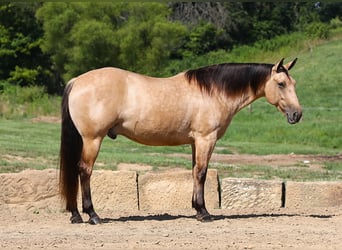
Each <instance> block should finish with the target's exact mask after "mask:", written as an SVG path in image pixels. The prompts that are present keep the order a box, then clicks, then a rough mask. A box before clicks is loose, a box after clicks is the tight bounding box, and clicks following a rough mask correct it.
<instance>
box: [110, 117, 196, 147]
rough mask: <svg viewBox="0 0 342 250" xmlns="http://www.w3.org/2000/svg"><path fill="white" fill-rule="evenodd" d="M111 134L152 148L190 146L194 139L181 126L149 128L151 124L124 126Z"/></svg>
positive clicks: (115, 129) (118, 127)
mask: <svg viewBox="0 0 342 250" xmlns="http://www.w3.org/2000/svg"><path fill="white" fill-rule="evenodd" d="M111 133H113V134H119V135H123V136H125V137H127V138H129V139H131V140H133V141H136V142H139V143H142V144H145V145H152V146H175V145H182V144H190V143H191V142H192V138H191V137H190V132H189V130H188V129H187V128H183V129H182V127H181V126H179V127H177V128H174V129H173V128H172V126H171V125H170V126H167V127H165V126H149V124H145V125H143V124H139V122H135V123H134V124H122V125H120V126H116V127H114V128H113V129H112V131H111Z"/></svg>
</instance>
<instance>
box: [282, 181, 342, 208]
mask: <svg viewBox="0 0 342 250" xmlns="http://www.w3.org/2000/svg"><path fill="white" fill-rule="evenodd" d="M341 205H342V182H326V181H322V182H293V181H288V182H286V199H285V207H288V208H296V207H303V208H309V207H331V206H341Z"/></svg>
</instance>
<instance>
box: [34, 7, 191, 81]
mask: <svg viewBox="0 0 342 250" xmlns="http://www.w3.org/2000/svg"><path fill="white" fill-rule="evenodd" d="M169 14H170V10H169V9H168V7H167V5H165V4H160V3H128V4H127V3H125V4H122V3H92V2H88V3H45V4H44V5H43V6H42V8H40V9H39V10H38V12H37V17H38V19H39V20H40V21H41V22H42V23H43V28H44V43H43V46H42V48H43V51H45V52H46V53H49V54H51V56H52V59H53V61H54V62H55V64H56V65H57V68H58V70H59V71H60V72H61V73H62V74H63V78H64V79H65V80H68V79H70V78H71V77H74V76H75V75H78V74H80V73H83V72H85V71H88V70H91V69H94V68H99V67H103V66H115V67H122V68H125V69H128V70H133V71H138V72H141V73H146V74H154V75H155V74H157V71H158V68H159V67H161V66H162V65H163V64H164V63H165V61H166V60H167V59H168V58H169V56H170V54H171V53H172V51H173V50H176V49H177V48H178V47H179V46H180V45H179V44H180V43H182V37H183V36H184V34H185V33H186V28H185V27H184V26H183V25H181V24H179V23H172V22H170V21H169V20H168V16H169Z"/></svg>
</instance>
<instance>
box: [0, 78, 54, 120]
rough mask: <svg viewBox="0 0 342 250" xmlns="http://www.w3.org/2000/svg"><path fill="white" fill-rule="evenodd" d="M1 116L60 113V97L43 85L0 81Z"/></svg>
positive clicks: (21, 116) (32, 115)
mask: <svg viewBox="0 0 342 250" xmlns="http://www.w3.org/2000/svg"><path fill="white" fill-rule="evenodd" d="M0 100H1V101H0V117H1V118H6V119H13V118H23V117H34V116H40V115H58V114H59V106H60V98H59V97H54V96H49V95H48V94H47V93H46V90H45V88H44V87H42V86H31V87H20V86H17V85H12V84H10V83H8V82H0Z"/></svg>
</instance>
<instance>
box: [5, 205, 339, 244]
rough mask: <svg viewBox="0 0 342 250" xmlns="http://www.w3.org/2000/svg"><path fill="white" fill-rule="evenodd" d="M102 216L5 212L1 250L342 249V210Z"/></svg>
mask: <svg viewBox="0 0 342 250" xmlns="http://www.w3.org/2000/svg"><path fill="white" fill-rule="evenodd" d="M211 212H212V213H213V214H214V221H212V222H207V223H201V222H198V221H196V220H195V219H194V217H193V211H174V212H172V213H164V214H157V213H147V212H135V213H125V212H120V213H117V212H110V211H102V212H101V216H102V218H104V219H103V223H102V224H101V225H96V226H92V225H89V224H86V223H84V224H77V225H72V224H69V222H68V219H69V214H68V213H62V212H56V211H51V210H40V211H39V212H37V211H32V210H30V209H24V208H23V207H20V206H17V207H15V206H12V207H11V208H10V209H5V210H3V209H2V212H1V215H0V220H1V225H0V232H1V233H0V248H1V249H41V248H43V249H320V250H321V249H342V213H341V207H335V208H320V209H310V210H299V209H296V210H289V209H286V208H283V209H279V210H275V211H266V210H265V211H260V210H259V211H256V210H240V211H232V210H215V211H211Z"/></svg>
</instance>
